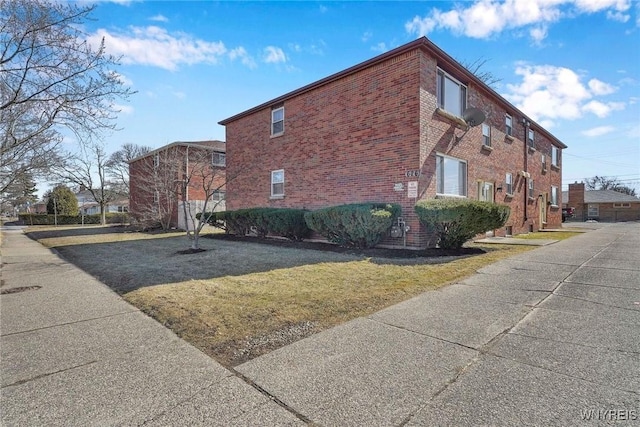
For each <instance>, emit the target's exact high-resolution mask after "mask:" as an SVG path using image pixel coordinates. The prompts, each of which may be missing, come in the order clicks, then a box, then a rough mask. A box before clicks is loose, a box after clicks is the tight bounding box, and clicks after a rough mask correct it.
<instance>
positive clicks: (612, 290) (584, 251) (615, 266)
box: [237, 223, 640, 426]
mask: <svg viewBox="0 0 640 427" xmlns="http://www.w3.org/2000/svg"><path fill="white" fill-rule="evenodd" d="M638 259H640V224H637V223H632V224H615V225H610V226H606V227H603V228H602V229H600V230H596V231H591V232H589V233H585V234H583V235H580V236H576V237H573V238H572V239H569V240H565V241H561V242H559V243H556V244H554V245H551V246H546V247H542V248H538V249H536V250H534V251H530V252H527V253H524V254H522V255H519V256H516V257H513V258H511V259H508V260H504V261H501V262H498V263H496V264H493V265H491V266H488V267H485V268H483V269H481V270H480V271H479V272H478V274H476V275H474V276H472V277H470V278H468V279H467V280H464V281H463V282H461V283H459V284H455V285H452V286H448V287H445V288H442V289H441V290H439V291H434V292H427V293H424V294H422V295H420V296H418V297H416V298H413V299H411V300H408V301H405V302H403V303H400V304H398V305H395V306H393V307H390V308H388V309H386V310H383V311H381V312H378V313H376V314H374V315H372V316H370V317H369V318H366V319H357V320H354V321H352V322H349V323H346V324H344V325H342V326H339V327H336V328H333V329H330V330H328V331H325V332H322V333H319V334H317V335H314V336H312V337H309V338H307V339H305V340H302V341H299V342H297V343H294V344H292V345H290V346H288V347H284V348H282V349H279V350H276V351H274V352H272V353H270V354H267V355H265V356H262V357H260V358H258V359H254V360H252V361H250V362H248V363H245V364H243V365H241V366H239V367H237V370H238V371H240V372H242V373H243V374H244V375H246V376H247V377H248V378H250V379H251V380H253V381H255V383H257V384H258V385H259V386H260V387H262V388H263V389H264V390H266V391H267V392H269V393H271V394H274V395H276V396H278V398H279V399H280V400H281V401H282V402H284V403H285V404H286V405H287V406H288V407H290V408H291V409H293V410H294V411H296V412H299V413H302V414H305V416H306V417H308V418H309V419H310V420H312V421H313V422H316V423H318V424H320V425H325V426H349V425H351V426H400V425H407V426H440V425H451V426H467V425H468V426H475V425H482V426H527V425H531V426H543V425H545V426H546V425H558V426H560V425H562V426H574V425H603V424H605V423H608V422H616V423H618V422H619V423H620V425H640V265H639V264H638ZM625 423H626V424H625Z"/></svg>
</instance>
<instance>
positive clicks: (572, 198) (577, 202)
mask: <svg viewBox="0 0 640 427" xmlns="http://www.w3.org/2000/svg"><path fill="white" fill-rule="evenodd" d="M582 205H584V183H583V182H576V183H574V184H569V200H568V201H567V206H569V207H578V206H582Z"/></svg>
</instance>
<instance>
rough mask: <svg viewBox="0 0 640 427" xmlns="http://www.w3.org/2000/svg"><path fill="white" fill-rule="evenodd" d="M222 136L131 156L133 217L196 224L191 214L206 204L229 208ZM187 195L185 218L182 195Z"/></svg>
mask: <svg viewBox="0 0 640 427" xmlns="http://www.w3.org/2000/svg"><path fill="white" fill-rule="evenodd" d="M225 151H226V144H225V143H224V141H215V140H213V141H195V142H174V143H171V144H169V145H165V146H164V147H160V148H158V149H156V150H153V151H150V152H149V153H147V154H145V155H144V156H141V157H138V158H136V159H133V160H131V161H130V162H129V204H130V208H129V209H130V213H131V217H132V220H134V221H139V222H140V223H143V224H158V223H160V224H162V226H163V227H165V228H181V229H186V228H187V227H189V229H193V223H192V221H191V220H190V219H189V218H190V217H195V214H196V213H199V212H201V210H202V207H203V205H204V201H205V200H206V198H207V195H208V196H210V197H209V203H208V206H207V210H212V209H214V208H215V210H224V209H225V180H226V170H225V164H226V160H225V158H226V156H225ZM183 200H186V202H187V209H188V211H189V212H191V213H190V214H189V213H187V216H186V218H185V215H184V209H183V205H182V201H183Z"/></svg>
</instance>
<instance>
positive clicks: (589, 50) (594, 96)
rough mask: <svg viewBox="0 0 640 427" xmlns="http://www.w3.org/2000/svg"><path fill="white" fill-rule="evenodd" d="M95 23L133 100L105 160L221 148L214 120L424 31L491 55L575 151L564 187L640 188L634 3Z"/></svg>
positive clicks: (500, 73) (347, 5)
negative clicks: (185, 144) (172, 146)
mask: <svg viewBox="0 0 640 427" xmlns="http://www.w3.org/2000/svg"><path fill="white" fill-rule="evenodd" d="M93 17H94V18H95V21H92V22H88V23H87V26H86V28H85V30H86V32H87V34H88V36H89V39H90V40H91V41H92V42H97V41H99V40H100V39H101V38H102V37H104V39H105V41H106V46H107V50H108V51H109V52H110V53H112V54H114V55H118V56H122V60H121V63H122V65H121V67H120V68H119V69H118V72H119V73H120V74H121V75H122V79H123V81H125V82H127V84H129V85H130V86H131V87H132V88H133V89H134V90H136V91H137V94H135V95H133V96H132V97H131V99H130V100H129V102H127V103H124V104H123V105H122V107H121V109H122V111H121V113H120V115H119V120H118V125H119V127H121V128H122V130H121V131H119V132H117V133H114V134H112V135H110V136H108V137H106V138H105V143H106V145H107V151H108V152H112V151H115V150H117V149H118V148H119V147H120V146H121V145H122V144H124V143H136V144H141V145H148V146H151V147H153V148H157V147H160V146H162V145H165V144H167V143H170V142H173V141H190V140H203V139H220V140H224V139H225V134H224V127H222V126H220V125H218V124H217V123H218V121H220V120H222V119H225V118H227V117H230V116H232V115H234V114H237V113H239V112H242V111H244V110H246V109H248V108H251V107H253V106H256V105H258V104H260V103H262V102H265V101H268V100H270V99H272V98H275V97H277V96H279V95H282V94H284V93H286V92H289V91H291V90H294V89H296V88H299V87H301V86H303V85H306V84H308V83H311V82H313V81H316V80H318V79H321V78H323V77H326V76H328V75H330V74H333V73H335V72H338V71H341V70H343V69H345V68H347V67H350V66H352V65H355V64H357V63H359V62H362V61H365V60H367V59H369V58H372V57H374V56H376V55H378V54H380V53H383V52H385V51H388V50H390V49H392V48H394V47H397V46H400V45H402V44H404V43H407V42H410V41H412V40H415V39H416V38H418V37H420V36H423V35H424V36H427V37H428V38H429V39H431V40H432V41H433V42H434V43H436V44H437V45H438V46H440V47H441V48H442V49H443V50H445V51H446V52H447V53H449V54H450V55H451V56H453V57H454V58H457V59H459V60H464V61H474V60H476V59H479V58H484V59H486V60H487V63H486V64H485V66H484V70H486V71H490V72H492V73H493V74H494V75H495V76H497V77H499V78H500V79H502V80H501V81H500V82H499V83H498V84H497V85H496V90H497V91H498V93H500V94H501V95H502V96H504V97H505V98H507V99H508V100H510V101H511V102H512V103H513V104H514V105H516V106H518V107H519V108H520V109H522V110H523V111H524V112H525V113H526V114H527V115H529V116H530V117H532V118H534V119H535V120H536V121H537V122H538V123H540V124H541V125H543V126H545V127H546V128H547V129H548V130H549V131H551V132H552V133H553V134H554V135H555V136H557V137H558V138H559V139H560V140H562V141H563V142H564V143H565V144H567V145H568V146H569V148H568V149H567V150H565V152H564V157H563V188H564V189H566V184H568V183H569V182H573V181H576V180H578V181H579V180H581V179H583V178H586V177H591V176H594V175H604V176H615V177H618V179H619V180H620V181H622V182H623V183H624V184H627V185H630V186H633V187H635V188H637V189H638V190H637V191H638V192H639V193H640V2H637V1H630V0H576V1H568V0H509V1H504V2H497V1H492V0H484V1H462V2H445V1H428V2H323V1H320V2H315V1H298V2H286V1H280V2H235V1H234V2H231V1H229V2H224V1H223V2H209V1H194V2H184V1H181V2H172V1H117V2H108V1H103V2H99V3H97V8H96V10H95V13H94V15H93Z"/></svg>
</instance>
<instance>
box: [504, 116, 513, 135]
mask: <svg viewBox="0 0 640 427" xmlns="http://www.w3.org/2000/svg"><path fill="white" fill-rule="evenodd" d="M504 124H505V132H506V134H507V135H509V136H512V135H513V118H511V116H510V115H509V114H506V115H505V116H504Z"/></svg>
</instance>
